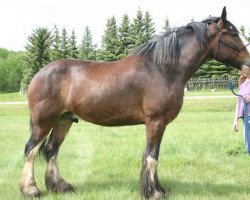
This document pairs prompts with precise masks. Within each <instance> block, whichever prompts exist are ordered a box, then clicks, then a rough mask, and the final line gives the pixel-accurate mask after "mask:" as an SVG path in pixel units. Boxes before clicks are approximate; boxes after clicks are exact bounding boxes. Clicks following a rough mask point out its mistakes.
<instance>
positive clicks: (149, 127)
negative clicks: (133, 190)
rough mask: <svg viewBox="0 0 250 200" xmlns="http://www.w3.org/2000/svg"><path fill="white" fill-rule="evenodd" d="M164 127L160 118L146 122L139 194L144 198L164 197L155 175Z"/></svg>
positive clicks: (164, 193) (163, 191) (164, 192)
mask: <svg viewBox="0 0 250 200" xmlns="http://www.w3.org/2000/svg"><path fill="white" fill-rule="evenodd" d="M165 127H166V125H165V123H164V122H163V121H161V120H156V121H155V120H154V121H153V120H151V121H149V122H148V123H147V124H146V131H147V145H146V150H145V153H144V155H143V158H142V169H141V196H142V197H144V198H146V199H160V198H164V197H166V191H165V189H163V188H162V187H161V185H160V183H159V180H158V176H157V163H158V157H159V150H160V144H161V139H162V136H163V133H164V130H165Z"/></svg>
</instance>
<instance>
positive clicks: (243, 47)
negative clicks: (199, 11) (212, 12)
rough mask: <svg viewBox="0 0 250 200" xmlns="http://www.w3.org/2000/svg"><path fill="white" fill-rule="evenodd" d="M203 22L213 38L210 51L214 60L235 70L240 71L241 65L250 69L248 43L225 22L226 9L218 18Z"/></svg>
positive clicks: (233, 27)
mask: <svg viewBox="0 0 250 200" xmlns="http://www.w3.org/2000/svg"><path fill="white" fill-rule="evenodd" d="M203 22H204V23H207V24H208V26H209V31H210V33H211V38H212V37H213V36H214V40H213V41H214V42H213V43H212V45H213V46H212V51H213V57H214V58H215V59H216V60H218V61H220V62H222V63H225V64H227V65H230V66H233V67H235V68H237V69H241V67H242V66H243V65H248V66H249V67H250V45H249V42H248V41H247V40H246V39H245V38H244V37H243V36H242V35H240V33H239V31H238V30H237V28H236V27H235V26H234V25H233V24H232V23H231V22H230V21H228V20H227V11H226V7H224V8H223V10H222V14H221V16H220V17H209V18H207V19H205V20H203Z"/></svg>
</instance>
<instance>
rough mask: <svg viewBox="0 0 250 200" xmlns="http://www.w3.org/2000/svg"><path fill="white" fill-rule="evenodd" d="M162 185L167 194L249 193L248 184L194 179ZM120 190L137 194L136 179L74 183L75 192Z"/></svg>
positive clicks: (168, 182) (214, 194) (249, 187)
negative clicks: (201, 181)
mask: <svg viewBox="0 0 250 200" xmlns="http://www.w3.org/2000/svg"><path fill="white" fill-rule="evenodd" d="M162 186H163V187H164V188H166V189H167V191H168V192H169V195H170V196H172V195H184V196H185V195H191V196H204V197H205V196H217V197H223V196H225V197H226V196H228V195H230V194H236V195H237V194H246V195H248V194H250V186H246V185H243V184H241V185H239V184H227V183H214V182H206V183H197V182H194V181H189V182H182V181H178V180H166V181H162ZM111 188H112V189H114V190H116V189H117V190H122V189H123V188H124V189H126V190H129V191H131V192H137V193H138V194H139V189H140V187H139V182H138V180H131V181H122V180H121V181H119V180H114V181H113V182H112V181H108V182H105V181H101V182H89V181H86V182H85V183H84V184H80V185H75V189H76V193H81V194H83V195H84V194H86V193H88V192H96V191H103V192H105V191H110V189H111Z"/></svg>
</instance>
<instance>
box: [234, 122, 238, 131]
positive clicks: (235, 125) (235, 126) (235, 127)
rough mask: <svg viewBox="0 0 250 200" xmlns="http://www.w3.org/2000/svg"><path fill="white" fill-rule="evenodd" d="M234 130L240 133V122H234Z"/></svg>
mask: <svg viewBox="0 0 250 200" xmlns="http://www.w3.org/2000/svg"><path fill="white" fill-rule="evenodd" d="M233 129H234V131H235V132H238V121H237V120H235V121H234V124H233Z"/></svg>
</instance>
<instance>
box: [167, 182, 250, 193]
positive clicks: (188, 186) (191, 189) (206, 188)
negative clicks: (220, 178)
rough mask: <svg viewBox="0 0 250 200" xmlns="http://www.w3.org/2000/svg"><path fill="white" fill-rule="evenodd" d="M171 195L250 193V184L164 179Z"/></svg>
mask: <svg viewBox="0 0 250 200" xmlns="http://www.w3.org/2000/svg"><path fill="white" fill-rule="evenodd" d="M162 183H163V184H162V185H163V186H164V187H166V188H167V190H168V191H169V192H170V195H178V194H182V195H184V196H185V195H194V196H228V195H230V194H239V195H240V194H250V186H246V185H238V184H227V183H214V182H206V183H197V182H192V181H190V182H181V181H177V180H170V181H166V182H165V181H163V182H162Z"/></svg>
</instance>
